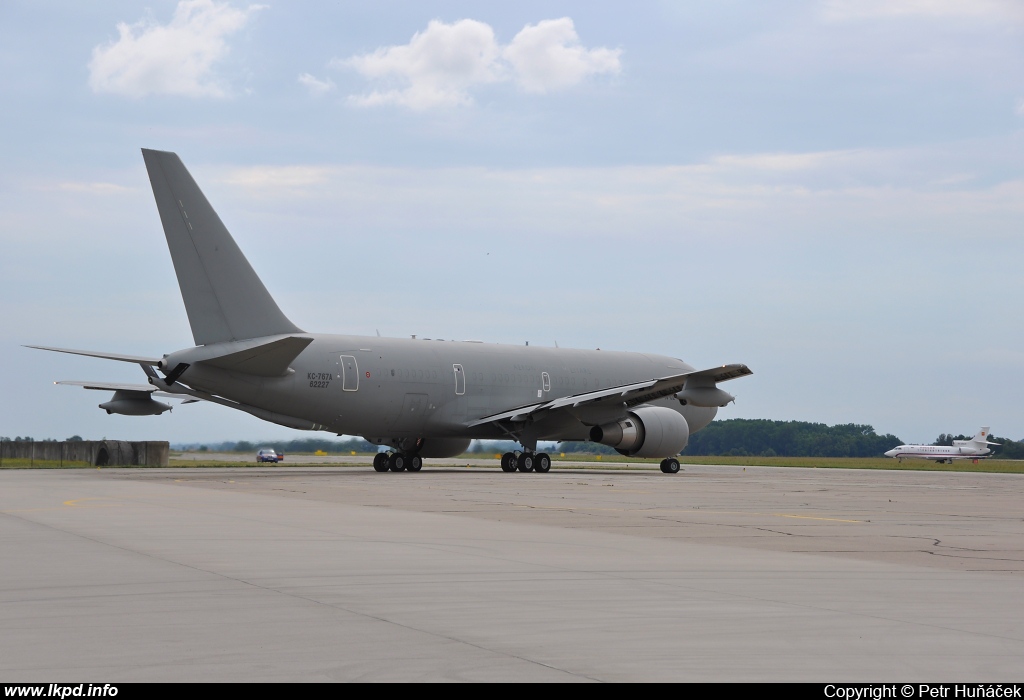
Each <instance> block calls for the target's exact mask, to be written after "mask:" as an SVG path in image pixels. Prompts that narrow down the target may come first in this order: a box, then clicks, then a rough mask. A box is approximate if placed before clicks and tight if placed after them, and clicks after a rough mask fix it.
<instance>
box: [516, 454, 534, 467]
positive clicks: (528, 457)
mask: <svg viewBox="0 0 1024 700" xmlns="http://www.w3.org/2000/svg"><path fill="white" fill-rule="evenodd" d="M534 460H535V458H534V456H533V455H532V454H530V453H529V452H524V453H522V454H521V455H519V458H518V459H517V460H516V468H517V469H518V470H519V471H521V472H532V471H533V463H534Z"/></svg>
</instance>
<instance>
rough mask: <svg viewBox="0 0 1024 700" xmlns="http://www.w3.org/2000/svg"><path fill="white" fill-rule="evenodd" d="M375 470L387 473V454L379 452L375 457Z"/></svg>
mask: <svg viewBox="0 0 1024 700" xmlns="http://www.w3.org/2000/svg"><path fill="white" fill-rule="evenodd" d="M373 470H374V471H375V472H386V471H387V470H388V454H387V452H378V453H377V454H375V455H374V456H373Z"/></svg>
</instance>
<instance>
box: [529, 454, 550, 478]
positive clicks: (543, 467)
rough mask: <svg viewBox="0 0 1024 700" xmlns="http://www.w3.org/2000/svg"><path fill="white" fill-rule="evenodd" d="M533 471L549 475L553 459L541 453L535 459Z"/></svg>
mask: <svg viewBox="0 0 1024 700" xmlns="http://www.w3.org/2000/svg"><path fill="white" fill-rule="evenodd" d="M533 471H535V472H539V473H541V474H547V473H548V472H549V471H551V457H549V456H548V455H547V454H545V453H544V452H541V453H540V454H539V455H537V456H536V457H534V459H533Z"/></svg>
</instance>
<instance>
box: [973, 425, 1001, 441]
mask: <svg viewBox="0 0 1024 700" xmlns="http://www.w3.org/2000/svg"><path fill="white" fill-rule="evenodd" d="M990 435H991V433H990V432H989V429H988V426H987V425H986V426H985V427H983V428H982V429H981V430H979V431H978V434H977V435H975V436H974V437H973V438H972V439H971V442H980V443H982V444H984V445H996V444H998V443H995V442H989V441H988V438H989V436H990Z"/></svg>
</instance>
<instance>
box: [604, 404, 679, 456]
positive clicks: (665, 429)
mask: <svg viewBox="0 0 1024 700" xmlns="http://www.w3.org/2000/svg"><path fill="white" fill-rule="evenodd" d="M590 439H591V440H592V441H593V442H599V443H601V444H602V445H608V446H610V447H614V448H615V450H616V451H617V452H618V453H619V454H623V455H626V456H627V457H674V456H675V455H677V454H679V452H680V451H681V450H682V449H683V448H684V447H686V443H687V442H688V441H689V439H690V426H689V425H687V423H686V419H685V418H683V416H682V415H681V414H679V413H678V412H677V411H674V410H672V409H671V408H665V407H663V406H641V407H640V408H637V409H635V410H633V411H630V412H629V413H628V414H627V415H626V417H625V418H624V419H622V420H620V421H616V422H614V423H606V424H605V425H596V426H594V427H593V428H591V429H590Z"/></svg>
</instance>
